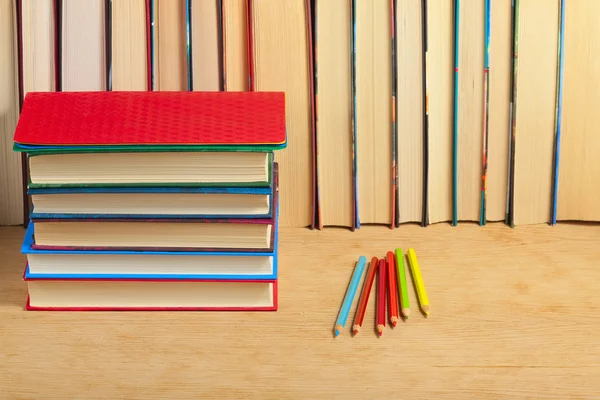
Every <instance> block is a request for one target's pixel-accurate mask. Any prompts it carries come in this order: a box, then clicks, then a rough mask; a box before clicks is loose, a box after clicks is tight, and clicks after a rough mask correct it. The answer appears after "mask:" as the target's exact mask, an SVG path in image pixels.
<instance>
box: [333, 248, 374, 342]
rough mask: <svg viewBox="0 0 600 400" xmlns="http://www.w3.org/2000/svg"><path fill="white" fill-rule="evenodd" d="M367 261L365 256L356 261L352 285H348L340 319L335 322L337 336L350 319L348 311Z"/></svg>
mask: <svg viewBox="0 0 600 400" xmlns="http://www.w3.org/2000/svg"><path fill="white" fill-rule="evenodd" d="M366 263H367V259H366V258H365V256H360V258H359V259H358V262H357V263H356V267H355V268H354V273H353V274H352V279H351V280H350V285H349V286H348V290H347V291H346V297H345V298H344V302H343V303H342V308H341V309H340V315H339V316H338V319H337V321H336V323H335V336H339V334H340V333H342V330H343V329H344V326H345V325H346V320H348V313H349V312H350V307H352V302H353V301H354V296H355V295H356V291H357V289H358V284H359V283H360V278H361V277H362V275H363V271H364V269H365V264H366Z"/></svg>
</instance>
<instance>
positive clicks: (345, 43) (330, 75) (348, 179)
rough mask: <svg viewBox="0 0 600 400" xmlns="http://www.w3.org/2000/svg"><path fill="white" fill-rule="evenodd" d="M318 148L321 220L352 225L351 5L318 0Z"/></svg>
mask: <svg viewBox="0 0 600 400" xmlns="http://www.w3.org/2000/svg"><path fill="white" fill-rule="evenodd" d="M315 14H316V18H315V19H316V31H317V41H318V46H317V48H316V63H315V64H316V68H317V76H318V80H317V85H318V86H317V94H318V97H317V140H318V142H317V148H318V149H319V151H318V161H317V162H318V166H319V168H318V185H319V197H320V205H321V221H322V224H323V225H325V226H327V225H336V226H347V227H351V226H352V225H353V224H352V220H353V210H352V198H353V185H352V180H353V177H352V162H353V157H352V125H351V121H352V91H351V84H352V77H351V55H350V23H351V16H350V4H349V3H348V1H347V0H317V1H316V10H315Z"/></svg>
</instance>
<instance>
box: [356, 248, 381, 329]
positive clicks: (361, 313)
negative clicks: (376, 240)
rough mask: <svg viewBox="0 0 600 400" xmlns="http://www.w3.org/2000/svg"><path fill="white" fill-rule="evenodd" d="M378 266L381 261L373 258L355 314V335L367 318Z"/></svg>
mask: <svg viewBox="0 0 600 400" xmlns="http://www.w3.org/2000/svg"><path fill="white" fill-rule="evenodd" d="M378 265H379V259H378V258H377V257H373V258H372V259H371V263H370V264H369V269H368V271H367V275H366V276H365V281H364V285H363V289H362V293H361V295H360V300H358V306H357V307H356V313H355V314H354V326H353V327H352V331H353V332H354V334H355V335H357V334H358V331H360V328H361V327H362V324H363V320H364V318H365V312H366V311H367V304H368V303H369V296H370V295H371V288H372V287H373V281H375V274H376V273H377V267H378Z"/></svg>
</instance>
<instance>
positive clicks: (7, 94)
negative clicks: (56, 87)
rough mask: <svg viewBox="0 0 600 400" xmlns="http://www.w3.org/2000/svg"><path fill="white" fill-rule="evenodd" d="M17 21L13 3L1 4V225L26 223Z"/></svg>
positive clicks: (1, 2)
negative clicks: (17, 147)
mask: <svg viewBox="0 0 600 400" xmlns="http://www.w3.org/2000/svg"><path fill="white" fill-rule="evenodd" d="M15 17H16V13H15V8H14V3H13V1H12V0H0V93H1V94H2V95H0V225H18V224H21V223H23V186H22V183H21V177H22V175H21V155H20V153H17V152H14V151H13V149H12V147H13V140H12V139H13V135H14V133H15V127H16V125H17V119H18V116H19V88H18V83H17V82H18V76H17V71H18V66H17V43H16V26H15V23H14V21H15V20H16V19H15Z"/></svg>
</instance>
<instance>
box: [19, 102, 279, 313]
mask: <svg viewBox="0 0 600 400" xmlns="http://www.w3.org/2000/svg"><path fill="white" fill-rule="evenodd" d="M14 141H15V143H14V149H15V150H16V151H20V152H26V153H27V155H28V164H29V182H28V192H29V194H30V195H31V201H32V204H33V207H32V213H31V218H30V223H29V225H28V229H27V232H26V236H25V240H24V243H23V249H22V251H23V253H25V254H26V255H27V266H26V269H25V274H24V279H25V280H26V282H27V284H28V289H29V297H28V301H27V308H28V309H30V310H164V309H175V310H177V309H178V310H276V309H277V258H278V255H277V243H278V234H277V233H278V223H277V219H278V204H279V191H278V165H277V163H275V162H273V152H274V151H276V150H278V149H282V148H284V147H285V146H286V144H287V141H286V127H285V102H284V94H283V93H267V92H262V93H259V92H238V93H225V92H211V93H202V92H62V93H36V92H31V93H29V94H28V95H27V96H26V98H25V100H24V104H23V110H22V113H21V117H20V120H19V122H18V125H17V129H16V132H15V136H14Z"/></svg>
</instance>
